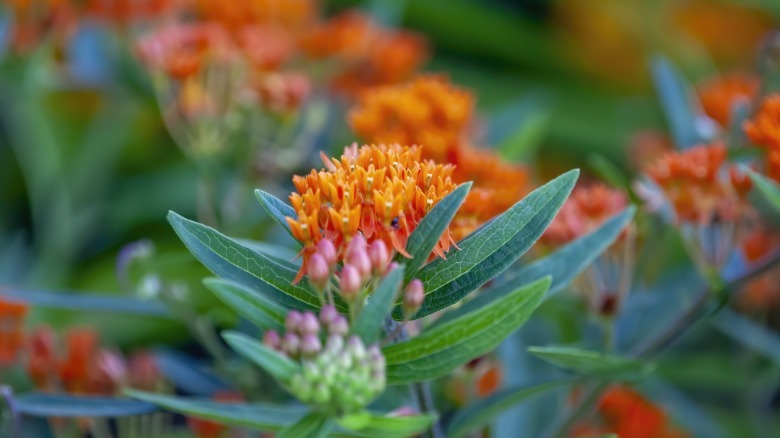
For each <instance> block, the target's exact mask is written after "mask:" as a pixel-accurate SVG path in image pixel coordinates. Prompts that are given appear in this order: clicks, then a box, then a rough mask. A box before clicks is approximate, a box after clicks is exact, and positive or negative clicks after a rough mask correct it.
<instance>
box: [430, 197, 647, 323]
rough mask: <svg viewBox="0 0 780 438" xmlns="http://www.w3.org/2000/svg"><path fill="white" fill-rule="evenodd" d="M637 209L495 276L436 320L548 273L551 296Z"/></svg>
mask: <svg viewBox="0 0 780 438" xmlns="http://www.w3.org/2000/svg"><path fill="white" fill-rule="evenodd" d="M635 211H636V208H635V207H634V206H630V207H628V208H626V209H625V210H623V211H622V212H621V213H618V214H616V215H615V216H612V217H611V218H609V219H607V220H606V221H604V223H603V224H601V226H600V227H598V228H596V229H595V230H593V231H591V232H590V233H588V234H586V235H584V236H582V237H580V238H578V239H577V240H574V241H573V242H570V243H568V244H566V245H565V246H562V247H560V248H558V249H557V250H555V251H554V252H553V253H551V254H549V255H548V256H547V257H544V258H542V259H539V260H536V261H535V262H533V263H530V264H528V265H526V266H521V267H520V268H519V269H517V270H514V271H512V272H509V273H507V274H506V275H504V277H503V278H501V279H498V280H496V281H495V282H494V283H493V284H491V285H490V287H488V288H487V289H485V290H483V291H482V292H480V293H479V295H477V296H476V297H474V299H472V300H470V301H467V302H465V303H463V305H461V306H460V307H458V308H457V309H453V310H450V311H448V312H447V313H445V314H444V315H443V316H442V317H441V318H439V319H438V320H437V321H436V322H435V323H434V324H442V323H444V322H447V321H450V320H451V319H453V318H457V317H459V316H461V315H465V314H467V313H469V312H471V311H473V310H474V309H476V308H479V307H481V306H483V305H484V303H485V302H487V301H492V300H494V299H496V297H498V296H503V295H506V294H508V293H510V292H512V291H514V290H515V289H516V288H518V287H520V286H521V285H523V284H529V283H531V282H533V281H536V280H539V279H541V278H544V277H546V276H548V275H549V276H551V277H552V284H551V285H550V289H549V290H548V291H547V295H545V299H548V298H550V297H552V296H553V295H555V294H556V293H557V292H560V291H561V290H563V289H565V288H566V287H568V286H569V284H571V282H572V281H573V280H574V279H575V278H577V276H578V275H580V273H581V272H582V271H583V270H585V268H587V267H588V266H590V264H591V263H593V260H595V259H596V257H598V256H600V255H601V253H603V252H604V251H605V250H606V249H607V248H609V246H610V245H612V243H613V242H614V241H615V239H617V237H618V236H619V235H620V233H621V232H622V231H623V230H624V229H625V227H626V226H627V225H628V224H629V222H631V218H632V217H633V216H634V212H635Z"/></svg>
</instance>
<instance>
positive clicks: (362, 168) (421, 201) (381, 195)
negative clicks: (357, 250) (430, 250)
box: [287, 144, 455, 279]
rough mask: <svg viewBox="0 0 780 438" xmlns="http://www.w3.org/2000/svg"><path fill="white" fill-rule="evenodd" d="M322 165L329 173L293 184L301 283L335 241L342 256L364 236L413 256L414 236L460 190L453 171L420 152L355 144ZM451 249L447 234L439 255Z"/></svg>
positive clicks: (292, 221) (293, 223)
mask: <svg viewBox="0 0 780 438" xmlns="http://www.w3.org/2000/svg"><path fill="white" fill-rule="evenodd" d="M323 161H324V163H325V167H326V169H324V170H320V171H316V170H312V171H311V173H309V174H308V175H305V176H295V177H294V178H293V183H294V184H295V187H296V189H297V193H293V194H292V195H291V196H290V202H291V203H292V206H293V209H294V210H295V212H296V215H297V217H296V218H291V217H288V218H287V223H288V224H289V225H290V228H291V230H292V233H293V235H294V236H295V238H296V239H298V241H300V242H301V243H302V244H303V246H304V248H303V250H302V256H303V267H302V268H301V271H300V272H299V274H298V279H300V278H301V277H302V276H303V274H304V273H305V272H306V266H308V259H309V257H310V256H311V255H312V254H313V253H314V251H315V248H314V247H315V245H316V244H317V242H319V241H320V240H322V239H328V240H331V241H332V242H333V243H334V245H335V246H336V248H337V250H338V253H339V254H340V255H341V254H344V252H345V250H346V248H347V245H348V244H349V241H350V240H351V239H352V237H353V236H354V235H355V234H356V233H357V232H361V233H362V234H363V236H365V238H366V240H367V241H368V243H371V242H373V241H374V240H382V241H383V242H385V244H386V245H387V247H388V248H393V249H394V250H395V251H397V252H399V253H401V254H403V255H405V256H408V253H407V252H406V242H407V239H408V237H409V235H410V234H411V232H412V231H414V229H415V228H416V227H417V225H418V224H419V222H420V220H422V218H423V217H424V216H425V215H426V214H427V213H428V212H429V211H430V209H431V208H432V207H433V206H434V205H436V203H437V202H439V200H441V199H442V198H443V197H444V196H446V195H447V194H449V193H450V192H452V191H453V190H454V189H455V183H453V181H452V177H451V175H452V171H453V167H452V166H450V165H440V164H435V163H434V162H432V161H425V160H423V159H422V157H421V150H420V148H419V147H406V146H399V145H391V146H385V145H379V146H374V145H371V146H363V147H360V148H358V146H357V144H353V145H352V146H350V147H348V148H346V150H345V151H344V154H343V155H342V156H341V157H340V158H333V159H328V158H326V157H325V156H323ZM451 244H452V239H451V237H450V234H449V232H445V233H444V235H442V236H441V240H440V241H439V243H438V245H437V246H436V248H435V249H434V252H435V253H436V254H438V255H439V256H443V255H444V253H445V252H446V251H448V250H449V249H450V246H451Z"/></svg>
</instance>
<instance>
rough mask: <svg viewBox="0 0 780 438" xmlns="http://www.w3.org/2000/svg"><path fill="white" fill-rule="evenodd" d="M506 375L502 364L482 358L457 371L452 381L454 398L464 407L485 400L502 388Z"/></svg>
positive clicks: (451, 390)
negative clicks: (478, 400) (481, 399)
mask: <svg viewBox="0 0 780 438" xmlns="http://www.w3.org/2000/svg"><path fill="white" fill-rule="evenodd" d="M503 380H504V373H503V370H502V369H501V364H500V363H499V362H498V361H496V360H495V359H493V358H491V357H481V358H478V359H475V360H473V361H471V362H469V363H468V364H467V365H466V366H464V367H462V368H461V369H460V370H458V371H457V374H456V375H455V376H454V378H453V381H452V386H451V388H450V392H451V394H452V398H453V399H454V400H455V402H457V403H458V404H459V405H461V406H463V405H466V404H468V403H469V402H470V401H473V400H474V399H478V398H485V397H487V396H489V395H491V394H493V393H494V392H496V391H497V390H498V389H499V388H500V387H501V382H502V381H503Z"/></svg>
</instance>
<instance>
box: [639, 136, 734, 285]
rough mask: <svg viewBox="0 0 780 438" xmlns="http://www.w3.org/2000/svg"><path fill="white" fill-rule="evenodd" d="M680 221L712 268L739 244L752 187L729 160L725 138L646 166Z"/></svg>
mask: <svg viewBox="0 0 780 438" xmlns="http://www.w3.org/2000/svg"><path fill="white" fill-rule="evenodd" d="M646 173H647V176H648V177H649V178H650V180H652V181H653V182H654V183H655V184H657V187H658V188H659V189H660V192H661V194H662V195H663V197H664V199H665V200H666V201H668V203H669V204H670V206H671V208H672V210H673V211H674V214H675V220H676V222H677V223H678V224H679V225H680V226H681V229H682V232H683V236H684V237H685V239H684V241H685V242H686V243H687V244H689V249H690V252H691V255H692V256H693V257H694V259H695V260H696V261H697V262H698V263H699V265H700V266H701V267H703V268H705V269H707V270H708V271H709V270H711V269H714V268H719V267H722V266H723V264H724V263H726V261H727V260H728V257H729V256H730V255H731V251H732V250H733V249H734V247H735V238H736V233H737V231H738V228H739V224H740V222H741V218H742V213H743V212H744V211H745V208H746V203H745V201H744V195H745V193H746V191H747V190H748V189H749V182H747V181H746V180H745V179H744V178H743V176H741V175H740V172H738V171H736V169H735V168H732V167H730V166H729V165H728V164H727V162H726V147H725V146H723V144H720V143H714V144H710V145H700V146H696V147H692V148H690V149H687V150H685V151H679V152H671V153H668V154H666V155H665V156H664V157H662V158H661V159H660V160H659V161H658V162H656V163H655V164H653V165H651V166H650V167H649V168H648V169H647V170H646Z"/></svg>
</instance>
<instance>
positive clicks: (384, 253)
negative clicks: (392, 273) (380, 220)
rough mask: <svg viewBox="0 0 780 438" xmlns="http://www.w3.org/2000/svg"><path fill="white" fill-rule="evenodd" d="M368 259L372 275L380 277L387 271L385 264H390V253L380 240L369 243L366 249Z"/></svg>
mask: <svg viewBox="0 0 780 438" xmlns="http://www.w3.org/2000/svg"><path fill="white" fill-rule="evenodd" d="M368 258H369V260H371V268H372V271H373V273H374V275H382V274H384V273H385V271H386V270H387V264H388V263H390V251H388V250H387V245H385V242H383V241H381V240H375V241H373V242H371V245H370V246H369V247H368Z"/></svg>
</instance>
